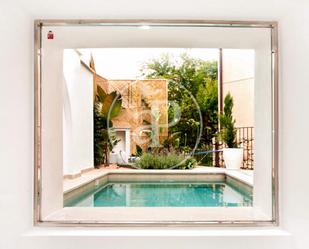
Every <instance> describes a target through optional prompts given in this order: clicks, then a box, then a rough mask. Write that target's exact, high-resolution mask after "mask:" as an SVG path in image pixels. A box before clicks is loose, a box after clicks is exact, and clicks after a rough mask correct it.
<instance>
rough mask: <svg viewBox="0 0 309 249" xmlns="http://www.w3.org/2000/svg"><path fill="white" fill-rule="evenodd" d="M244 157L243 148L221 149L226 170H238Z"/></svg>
mask: <svg viewBox="0 0 309 249" xmlns="http://www.w3.org/2000/svg"><path fill="white" fill-rule="evenodd" d="M243 157H244V149H243V148H225V149H223V159H224V163H225V167H226V168H227V169H240V167H241V166H242V162H243Z"/></svg>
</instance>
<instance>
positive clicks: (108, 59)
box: [79, 48, 219, 79]
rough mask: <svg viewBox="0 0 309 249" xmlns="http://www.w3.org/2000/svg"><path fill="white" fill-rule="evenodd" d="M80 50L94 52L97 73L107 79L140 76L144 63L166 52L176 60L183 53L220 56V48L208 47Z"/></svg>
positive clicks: (87, 53)
mask: <svg viewBox="0 0 309 249" xmlns="http://www.w3.org/2000/svg"><path fill="white" fill-rule="evenodd" d="M79 51H80V52H82V54H83V55H85V56H87V57H88V56H89V55H90V53H92V55H93V58H94V61H95V67H96V71H97V73H98V74H99V75H101V76H103V77H105V78H107V79H136V78H140V77H141V72H140V69H141V68H142V66H143V64H144V63H145V62H147V61H149V60H151V59H154V58H159V57H160V56H161V55H162V54H164V53H168V54H169V55H171V56H172V57H173V58H175V60H176V61H177V59H178V60H179V58H180V55H181V54H183V53H187V54H188V55H190V56H192V57H194V58H199V59H202V60H218V56H219V53H218V49H208V48H190V49H188V48H95V49H79Z"/></svg>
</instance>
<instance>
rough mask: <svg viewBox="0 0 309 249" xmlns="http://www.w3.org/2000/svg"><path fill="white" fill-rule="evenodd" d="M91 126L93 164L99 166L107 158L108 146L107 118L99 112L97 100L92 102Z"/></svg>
mask: <svg viewBox="0 0 309 249" xmlns="http://www.w3.org/2000/svg"><path fill="white" fill-rule="evenodd" d="M93 126H94V127H93V128H94V129H93V134H94V136H93V145H94V165H95V166H99V165H101V164H103V163H104V162H106V160H107V158H106V150H107V147H108V132H107V119H106V118H105V117H104V116H103V115H102V114H101V112H100V103H99V102H95V103H94V108H93Z"/></svg>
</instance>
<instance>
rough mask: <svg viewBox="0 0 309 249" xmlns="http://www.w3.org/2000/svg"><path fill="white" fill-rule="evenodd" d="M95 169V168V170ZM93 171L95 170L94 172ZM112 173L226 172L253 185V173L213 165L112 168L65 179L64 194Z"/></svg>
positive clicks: (170, 173)
mask: <svg viewBox="0 0 309 249" xmlns="http://www.w3.org/2000/svg"><path fill="white" fill-rule="evenodd" d="M94 171H95V170H94ZM92 173H93V172H92ZM112 174H120V175H126V174H132V175H201V174H203V175H204V174H207V175H217V174H224V175H225V176H228V177H231V178H232V179H234V180H236V181H238V182H240V183H243V184H245V185H247V186H249V187H253V175H249V174H246V173H244V172H243V171H242V170H228V169H225V168H213V167H199V168H196V169H193V170H136V169H124V170H123V169H111V170H97V173H96V174H91V172H90V174H89V172H87V173H86V174H83V175H82V176H81V177H80V178H75V179H72V180H71V181H70V184H68V180H65V181H66V182H67V184H65V181H64V185H63V194H64V195H66V194H68V193H70V192H72V191H74V190H76V189H78V188H81V187H83V186H85V185H87V184H90V183H91V182H94V181H96V180H97V179H100V178H103V177H108V175H112Z"/></svg>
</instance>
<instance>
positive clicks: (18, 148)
mask: <svg viewBox="0 0 309 249" xmlns="http://www.w3.org/2000/svg"><path fill="white" fill-rule="evenodd" d="M308 11H309V3H308V2H307V1H305V0H297V1H289V0H281V1H278V0H259V1H250V2H248V1H244V0H235V1H228V0H221V1H220V0H219V1H212V0H194V1H186V2H179V1H176V0H170V1H163V0H157V1H155V2H149V1H147V2H146V1H141V0H131V1H123V0H115V1H113V2H111V1H97V0H91V1H82V0H74V1H72V0H68V1H59V2H55V0H45V1H38V0H29V1H19V0H10V1H6V0H4V1H1V3H0V33H1V40H0V45H1V46H0V53H1V61H0V82H1V88H2V89H1V92H0V94H1V98H0V109H1V111H0V121H1V122H0V123H1V129H0V137H1V139H0V144H1V150H0V158H1V181H0V210H1V212H0V226H1V227H0V229H1V237H0V248H1V249H2V248H4V249H16V248H17V249H19V248H22V249H36V248H38V249H49V248H50V249H53V248H59V249H70V248H72V249H73V248H74V249H83V248H93V249H96V248H102V246H103V245H104V248H107V249H114V248H117V249H121V248H126V249H131V248H132V249H133V248H134V249H136V248H146V247H147V248H148V249H152V248H156V249H157V248H158V247H160V248H162V249H166V248H168V249H171V248H177V249H184V248H192V247H194V248H197V249H199V248H205V246H207V248H216V249H223V248H229V249H234V248H237V249H240V248H246V249H260V248H271V249H290V248H292V249H296V248H297V249H306V248H308V245H309V237H308V226H309V224H308V220H309V212H308V205H309V196H308V194H307V192H308V191H307V189H308V186H307V178H308V174H309V167H308V165H307V154H308V152H307V148H308V146H307V145H308V139H309V135H308V132H307V131H308V122H309V114H308V110H307V109H308V108H307V106H308V103H307V99H308V96H307V95H308V91H309V85H308V78H309V71H308V69H307V67H308V58H309V29H308V23H309V16H308ZM36 18H182V19H183V18H188V19H196V18H197V19H227V20H228V19H234V20H278V21H279V25H280V26H279V27H280V31H279V39H280V40H279V41H280V48H279V49H280V90H279V91H280V100H279V102H280V124H279V125H280V133H279V139H280V157H279V160H280V180H281V182H280V211H281V212H280V227H281V228H282V229H284V230H286V231H288V232H289V233H291V236H281V235H279V234H277V233H275V232H269V230H268V229H245V230H244V229H229V228H228V229H214V228H199V229H190V228H179V229H168V230H162V229H158V230H154V229H148V230H147V229H142V230H141V229H126V228H124V229H121V230H114V229H104V228H97V229H91V230H87V231H85V230H83V229H78V228H75V229H70V228H62V229H52V228H44V227H41V228H37V229H35V230H36V231H40V233H39V234H35V233H31V234H29V232H31V231H32V188H33V184H32V182H33V177H32V175H33V103H34V101H33V86H34V84H33V20H34V19H36ZM27 232H28V235H27V236H26V235H25V233H27ZM48 235H49V236H48ZM50 235H51V236H50Z"/></svg>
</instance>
